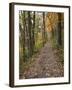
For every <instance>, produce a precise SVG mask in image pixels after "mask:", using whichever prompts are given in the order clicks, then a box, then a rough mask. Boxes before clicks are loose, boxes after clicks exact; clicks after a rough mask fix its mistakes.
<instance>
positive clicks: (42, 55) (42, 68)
mask: <svg viewBox="0 0 72 90" xmlns="http://www.w3.org/2000/svg"><path fill="white" fill-rule="evenodd" d="M55 53H56V50H53V48H52V45H51V43H49V42H47V43H46V44H45V46H44V47H43V48H42V49H41V50H40V51H39V52H38V53H37V54H36V56H34V57H33V59H34V60H33V61H32V62H31V63H30V65H29V66H28V67H27V68H26V69H25V70H24V73H23V75H22V78H26V79H28V78H46V77H63V76H64V66H63V64H62V63H61V62H58V61H59V59H60V58H59V57H58V56H57V55H56V54H55Z"/></svg>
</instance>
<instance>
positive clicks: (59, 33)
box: [57, 13, 62, 45]
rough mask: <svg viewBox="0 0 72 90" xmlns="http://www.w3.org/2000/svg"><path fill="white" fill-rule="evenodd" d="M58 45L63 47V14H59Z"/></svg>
mask: <svg viewBox="0 0 72 90" xmlns="http://www.w3.org/2000/svg"><path fill="white" fill-rule="evenodd" d="M57 31H58V40H57V41H58V45H62V40H61V13H58V30H57Z"/></svg>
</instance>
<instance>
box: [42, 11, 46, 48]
mask: <svg viewBox="0 0 72 90" xmlns="http://www.w3.org/2000/svg"><path fill="white" fill-rule="evenodd" d="M45 33H46V32H45V12H43V46H44V44H45V42H46V36H45Z"/></svg>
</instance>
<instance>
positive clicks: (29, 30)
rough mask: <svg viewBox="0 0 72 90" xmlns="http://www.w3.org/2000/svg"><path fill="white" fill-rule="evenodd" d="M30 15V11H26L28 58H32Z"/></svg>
mask: <svg viewBox="0 0 72 90" xmlns="http://www.w3.org/2000/svg"><path fill="white" fill-rule="evenodd" d="M31 26H32V24H31V15H30V11H28V32H29V33H28V34H29V57H31V56H32V34H31Z"/></svg>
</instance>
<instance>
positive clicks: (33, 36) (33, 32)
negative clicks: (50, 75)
mask: <svg viewBox="0 0 72 90" xmlns="http://www.w3.org/2000/svg"><path fill="white" fill-rule="evenodd" d="M34 34H35V11H34V13H33V28H32V47H33V51H34V46H35V35H34Z"/></svg>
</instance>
